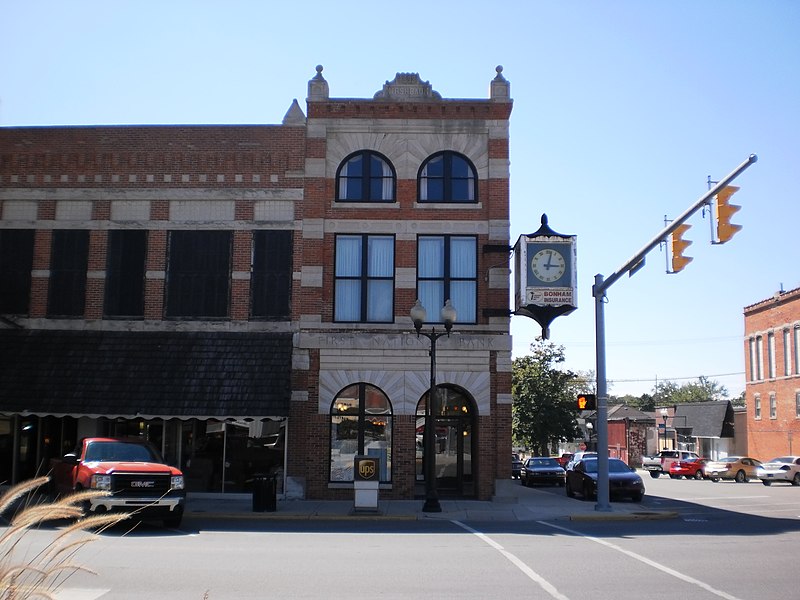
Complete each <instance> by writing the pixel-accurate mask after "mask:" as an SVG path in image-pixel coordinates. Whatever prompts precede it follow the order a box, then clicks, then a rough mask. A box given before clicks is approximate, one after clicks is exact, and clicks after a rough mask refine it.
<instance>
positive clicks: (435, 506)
mask: <svg viewBox="0 0 800 600" xmlns="http://www.w3.org/2000/svg"><path fill="white" fill-rule="evenodd" d="M422 512H437V513H438V512H442V507H441V505H440V504H439V499H438V498H425V504H423V505H422Z"/></svg>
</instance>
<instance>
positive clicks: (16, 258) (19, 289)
mask: <svg viewBox="0 0 800 600" xmlns="http://www.w3.org/2000/svg"><path fill="white" fill-rule="evenodd" d="M33 235H34V232H33V229H0V290H3V291H2V293H0V314H12V315H27V314H28V305H29V303H30V297H31V269H32V268H33Z"/></svg>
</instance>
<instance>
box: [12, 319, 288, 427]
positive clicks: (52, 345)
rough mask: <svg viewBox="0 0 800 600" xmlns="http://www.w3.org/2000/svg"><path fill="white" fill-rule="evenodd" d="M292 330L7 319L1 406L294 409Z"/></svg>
mask: <svg viewBox="0 0 800 600" xmlns="http://www.w3.org/2000/svg"><path fill="white" fill-rule="evenodd" d="M291 363H292V334H291V333H264V332H258V333H252V332H247V333H231V332H175V331H170V332H128V331H85V330H76V331H72V330H70V331H62V330H57V331H56V330H19V329H16V330H11V329H8V330H2V329H0V413H2V414H5V415H12V414H21V415H40V416H45V415H56V416H65V415H70V416H94V417H99V416H104V417H125V418H136V417H141V418H164V419H168V418H180V419H189V418H201V419H204V418H217V419H230V418H234V419H244V418H248V419H249V418H264V417H277V418H280V417H287V416H288V415H289V399H290V396H291Z"/></svg>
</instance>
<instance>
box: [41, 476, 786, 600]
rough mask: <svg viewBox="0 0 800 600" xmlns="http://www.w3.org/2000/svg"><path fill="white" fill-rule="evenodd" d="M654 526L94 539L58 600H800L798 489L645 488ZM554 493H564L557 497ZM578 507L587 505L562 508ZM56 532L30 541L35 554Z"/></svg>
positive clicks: (308, 525) (253, 524)
mask: <svg viewBox="0 0 800 600" xmlns="http://www.w3.org/2000/svg"><path fill="white" fill-rule="evenodd" d="M645 483H646V485H647V491H648V494H647V496H646V498H645V501H644V503H643V504H644V506H645V507H649V508H652V509H660V510H664V509H667V510H671V511H676V512H677V515H678V516H677V517H676V518H673V519H669V520H652V521H647V520H644V521H588V522H584V521H581V522H575V521H569V520H553V521H528V522H524V521H523V522H458V521H431V522H429V521H396V522H394V521H353V520H347V521H269V520H260V521H258V520H247V519H245V520H235V521H211V520H205V521H204V520H202V519H195V518H192V519H186V520H185V523H184V526H183V527H182V528H181V529H180V530H164V529H161V528H158V527H156V526H146V525H144V526H141V527H139V528H137V529H136V530H134V531H132V532H126V531H125V530H123V529H121V528H117V529H115V530H113V531H110V532H107V533H104V534H102V535H101V536H100V537H99V539H98V540H97V541H95V542H93V543H92V544H90V545H89V546H88V547H85V548H83V549H81V551H80V552H79V554H78V555H77V556H76V559H80V560H79V562H81V563H82V564H85V565H88V566H90V567H91V568H93V569H94V570H95V571H97V573H98V574H97V575H90V574H87V573H78V574H75V575H74V576H72V577H71V578H70V579H69V580H68V581H67V582H66V584H65V586H64V587H63V588H62V589H61V590H60V592H59V593H58V595H57V598H59V599H60V600H65V599H69V600H74V599H81V600H93V599H96V598H99V599H103V600H113V599H119V600H125V599H133V598H136V599H142V598H170V599H172V598H175V599H178V600H184V599H186V600H188V599H193V600H203V599H208V600H220V599H234V598H235V599H237V600H246V599H256V598H258V599H264V598H282V599H286V598H330V599H337V598H348V599H359V598H370V599H372V598H404V599H408V598H418V597H422V596H429V597H432V598H470V599H484V598H534V599H543V600H552V599H558V600H567V599H569V600H578V599H584V598H586V597H587V596H588V597H591V598H595V599H610V598H613V599H615V600H634V599H635V600H641V599H642V598H647V599H648V600H653V599H661V598H663V599H669V600H675V599H676V598H677V599H683V598H686V599H692V600H704V599H715V598H725V599H729V600H736V599H741V600H746V599H753V600H770V599H773V598H774V599H780V600H787V599H790V598H796V597H798V596H797V583H796V578H797V577H796V575H797V567H796V565H797V559H796V557H797V556H798V555H799V554H800V488H798V487H791V486H784V485H773V486H771V487H765V486H762V485H761V484H760V483H749V484H735V483H728V482H720V483H716V484H714V483H711V482H708V481H687V480H670V479H664V478H661V479H658V480H651V479H649V478H648V479H647V480H646V482H645ZM548 493H554V494H563V491H562V490H560V489H552V490H548ZM570 502H581V500H570ZM57 533H58V530H57V529H53V530H41V531H37V532H33V534H32V538H31V539H29V540H28V543H30V544H31V547H30V548H29V549H28V551H29V552H34V551H35V549H36V548H37V547H41V546H44V545H45V544H46V543H47V541H48V540H49V539H52V537H53V536H54V535H56V534H57Z"/></svg>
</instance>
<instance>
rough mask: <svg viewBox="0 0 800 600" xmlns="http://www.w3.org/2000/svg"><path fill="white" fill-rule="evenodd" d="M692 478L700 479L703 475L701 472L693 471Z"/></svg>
mask: <svg viewBox="0 0 800 600" xmlns="http://www.w3.org/2000/svg"><path fill="white" fill-rule="evenodd" d="M694 478H695V479H702V478H703V473H702V471H695V473H694Z"/></svg>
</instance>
